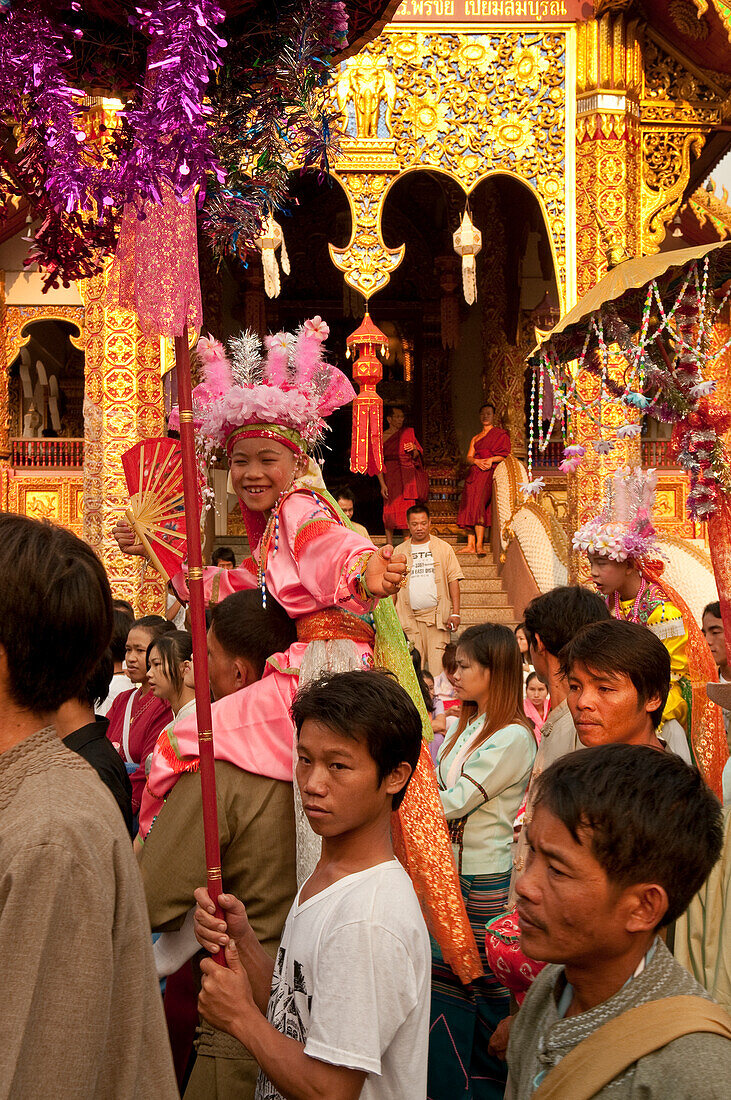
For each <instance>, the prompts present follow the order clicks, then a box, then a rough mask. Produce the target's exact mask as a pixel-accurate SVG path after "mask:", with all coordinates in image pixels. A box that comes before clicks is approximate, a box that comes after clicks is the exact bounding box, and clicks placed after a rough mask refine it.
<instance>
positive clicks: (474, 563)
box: [457, 554, 497, 571]
mask: <svg viewBox="0 0 731 1100" xmlns="http://www.w3.org/2000/svg"><path fill="white" fill-rule="evenodd" d="M457 561H458V562H459V564H460V565H461V566H462V570H463V571H464V570H465V569H475V568H477V569H496V568H497V566H496V564H495V562H494V560H493V557H492V555H491V554H486V555H485V556H484V557H483V558H478V556H477V554H457Z"/></svg>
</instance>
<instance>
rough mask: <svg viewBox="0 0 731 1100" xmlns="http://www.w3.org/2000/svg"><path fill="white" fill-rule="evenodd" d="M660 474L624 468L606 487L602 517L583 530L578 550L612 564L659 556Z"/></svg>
mask: <svg viewBox="0 0 731 1100" xmlns="http://www.w3.org/2000/svg"><path fill="white" fill-rule="evenodd" d="M656 488H657V470H641V469H639V468H638V469H635V470H632V469H630V468H629V467H628V466H627V467H623V468H620V469H619V470H617V471H616V472H615V473H614V474H612V475H611V476H610V477H608V478H607V479H606V481H605V483H604V495H605V503H604V508H603V510H602V512H601V514H600V515H598V516H596V517H595V518H594V519H590V520H589V521H588V522H587V523H585V524H584V525H583V527H580V528H579V530H578V531H577V532H576V534H575V535H574V538H573V547H574V550H585V551H586V552H587V553H589V554H600V555H601V556H602V557H605V558H610V559H611V560H612V561H627V559H628V558H633V559H636V560H638V561H641V560H643V559H647V558H656V557H657V556H658V554H659V550H658V545H657V531H656V530H655V528H654V527H653V525H652V508H653V504H654V501H655V490H656Z"/></svg>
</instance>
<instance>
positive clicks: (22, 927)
mask: <svg viewBox="0 0 731 1100" xmlns="http://www.w3.org/2000/svg"><path fill="white" fill-rule="evenodd" d="M111 630H112V605H111V594H110V591H109V584H108V582H107V578H106V575H105V573H104V569H103V567H102V565H101V563H100V562H99V560H98V558H97V557H96V555H95V554H94V552H93V551H92V550H91V548H90V547H89V546H87V545H86V544H85V543H83V542H82V541H81V540H80V539H77V538H76V536H75V535H72V534H71V532H70V531H66V530H65V529H64V528H62V527H56V526H54V525H52V524H49V523H38V522H36V521H34V520H30V519H26V518H25V517H24V516H14V515H7V514H6V515H0V715H2V721H1V722H0V963H1V964H2V972H3V1008H2V1043H0V1100H31V1098H33V1100H35V1097H38V1096H54V1097H58V1098H59V1100H63V1098H65V1097H69V1098H70V1097H73V1098H74V1100H173V1098H175V1097H177V1096H178V1090H177V1088H176V1085H175V1077H174V1074H173V1067H172V1060H171V1057H170V1048H169V1045H168V1040H167V1034H166V1031H165V1022H164V1019H163V1013H162V1005H161V1001H160V993H159V988H158V985H157V982H156V980H155V971H154V965H153V960H152V948H151V943H150V929H149V924H148V922H147V916H146V913H145V902H144V897H143V894H142V888H141V884H140V876H139V871H138V869H137V866H136V864H135V859H134V856H133V854H132V847H131V844H130V841H129V836H128V834H127V831H126V829H125V826H124V822H123V820H122V817H121V815H120V813H119V809H118V808H117V805H116V804H115V802H114V799H113V798H112V796H111V794H110V793H109V791H108V790H107V789H106V787H105V786H104V784H103V783H102V782H101V780H100V779H99V777H98V775H97V774H96V773H95V772H94V770H93V769H92V768H91V767H90V766H89V765H88V764H87V763H86V762H85V761H84V760H82V759H81V757H79V756H78V755H77V754H76V753H73V752H70V751H69V750H68V749H67V748H65V747H64V746H63V745H62V743H61V741H60V740H59V737H58V735H57V733H56V731H55V730H54V729H53V728H52V727H51V726H50V717H51V715H52V714H53V712H54V711H56V710H57V709H58V707H59V706H60V705H61V704H62V703H64V702H65V701H66V700H67V699H70V698H72V697H75V696H78V695H80V694H81V691H82V689H83V687H84V685H85V684H86V681H87V679H88V677H89V674H90V672H91V670H92V668H93V666H94V665H95V664H96V662H97V661H98V659H99V657H100V656H101V654H102V652H103V651H104V649H105V648H106V646H107V644H108V642H109V638H110V636H111Z"/></svg>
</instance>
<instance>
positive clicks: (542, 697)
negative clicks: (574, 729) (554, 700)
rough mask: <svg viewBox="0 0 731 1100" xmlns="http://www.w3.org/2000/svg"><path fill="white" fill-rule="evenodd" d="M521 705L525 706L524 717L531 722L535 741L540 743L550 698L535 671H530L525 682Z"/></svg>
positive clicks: (549, 706) (549, 707)
mask: <svg viewBox="0 0 731 1100" xmlns="http://www.w3.org/2000/svg"><path fill="white" fill-rule="evenodd" d="M523 706H524V707H525V714H526V718H529V719H530V721H531V722H532V723H533V728H534V730H535V734H536V742H537V743H538V744H539V745H540V743H541V731H542V729H543V724H544V722H545V721H546V719H547V718H548V714H549V711H550V709H551V700H550V698H549V695H548V688H547V687H546V685H545V684H544V683H543V681H542V680H540V679H539V678H538V673H537V672H531V673H530V675H529V676H528V679H527V680H526V682H525V700H524V701H523Z"/></svg>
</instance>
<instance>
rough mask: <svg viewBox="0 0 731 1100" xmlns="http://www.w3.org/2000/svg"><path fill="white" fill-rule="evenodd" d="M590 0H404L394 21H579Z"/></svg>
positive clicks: (589, 8)
mask: <svg viewBox="0 0 731 1100" xmlns="http://www.w3.org/2000/svg"><path fill="white" fill-rule="evenodd" d="M592 12H593V8H592V4H591V3H590V0H402V3H401V4H400V6H399V8H398V10H397V12H396V14H395V15H394V17H393V22H394V23H430V22H439V21H443V22H447V21H448V22H454V23H576V22H579V21H580V20H582V19H590V18H591V16H592Z"/></svg>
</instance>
